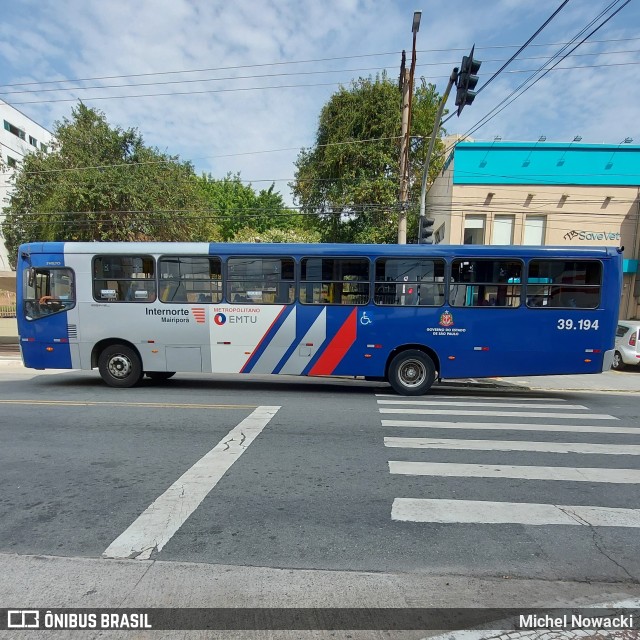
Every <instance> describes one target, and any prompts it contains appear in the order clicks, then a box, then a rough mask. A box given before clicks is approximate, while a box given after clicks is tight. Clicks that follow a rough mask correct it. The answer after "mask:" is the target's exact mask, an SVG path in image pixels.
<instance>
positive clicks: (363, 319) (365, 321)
mask: <svg viewBox="0 0 640 640" xmlns="http://www.w3.org/2000/svg"><path fill="white" fill-rule="evenodd" d="M372 322H373V320H372V319H371V318H370V317H369V316H368V315H367V312H366V311H363V312H362V315H361V316H360V324H361V325H362V326H363V327H366V326H367V325H368V324H371V323H372Z"/></svg>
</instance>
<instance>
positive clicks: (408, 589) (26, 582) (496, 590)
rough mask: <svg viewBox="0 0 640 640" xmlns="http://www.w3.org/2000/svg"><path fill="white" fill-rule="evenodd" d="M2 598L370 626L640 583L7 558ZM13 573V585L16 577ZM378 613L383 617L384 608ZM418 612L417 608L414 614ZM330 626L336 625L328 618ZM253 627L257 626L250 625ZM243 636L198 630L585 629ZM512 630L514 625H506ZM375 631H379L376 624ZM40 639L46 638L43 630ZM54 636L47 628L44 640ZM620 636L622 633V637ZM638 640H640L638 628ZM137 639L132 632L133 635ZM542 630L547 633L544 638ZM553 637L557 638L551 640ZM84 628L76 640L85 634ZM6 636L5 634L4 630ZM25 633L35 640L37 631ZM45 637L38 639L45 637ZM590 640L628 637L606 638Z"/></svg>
mask: <svg viewBox="0 0 640 640" xmlns="http://www.w3.org/2000/svg"><path fill="white" fill-rule="evenodd" d="M0 575H3V576H5V579H4V580H0V602H1V603H7V604H8V605H9V606H15V607H21V608H23V607H30V608H33V609H37V608H41V609H44V608H46V609H53V608H63V607H70V608H78V607H82V608H94V607H96V608H97V607H100V608H106V607H113V608H129V609H142V608H146V607H149V608H157V607H169V608H240V609H242V608H296V609H297V608H307V607H308V608H324V609H327V608H339V609H345V608H347V609H348V608H353V609H357V610H358V611H360V612H361V615H362V616H364V617H365V620H368V619H369V617H368V616H371V618H374V616H375V614H376V613H377V612H378V613H379V609H386V608H400V609H407V610H410V609H412V608H414V609H416V608H429V609H434V608H444V609H451V608H455V609H458V608H460V609H465V608H466V609H482V608H500V609H504V608H515V609H518V608H523V609H529V608H534V607H536V608H544V609H546V608H557V607H567V608H578V607H580V608H582V607H595V606H597V607H607V608H619V607H625V608H626V607H629V608H630V607H638V606H640V585H638V584H620V583H602V582H600V583H598V582H574V581H570V580H567V581H549V580H539V579H524V578H517V577H509V576H501V577H500V576H496V577H474V576H466V575H434V574H427V573H423V572H415V573H368V572H362V571H324V570H308V569H273V568H269V567H245V566H232V565H217V564H198V563H185V562H165V561H158V560H156V561H154V560H142V561H141V560H103V559H99V558H67V557H52V556H19V555H13V554H0ZM8 576H11V579H8ZM376 610H378V611H376ZM408 614H410V612H408ZM320 622H321V623H322V622H324V623H325V624H327V623H328V624H330V619H328V620H327V619H325V620H321V621H320ZM248 623H250V621H248ZM503 625H504V622H503V621H500V624H495V623H494V624H493V625H492V624H488V625H486V628H485V631H475V632H469V631H449V632H447V633H445V634H444V635H443V634H442V632H441V631H437V630H433V631H428V630H421V631H411V632H407V631H404V632H403V631H397V630H396V631H371V630H370V631H350V632H342V633H338V632H336V631H330V630H328V631H324V632H319V631H316V632H304V631H295V632H294V631H261V632H258V631H236V632H221V633H220V634H215V635H212V632H211V631H209V632H202V635H199V633H198V632H192V633H193V634H194V636H195V637H202V638H211V637H224V638H247V637H248V638H256V637H259V638H304V637H314V638H317V637H331V638H336V637H338V638H343V637H344V638H353V639H356V638H358V639H360V638H362V639H365V638H411V639H414V638H415V639H416V640H417V639H418V638H425V637H430V636H438V637H439V638H448V639H456V640H457V639H458V638H459V639H460V640H462V639H468V640H479V639H481V638H482V639H485V638H486V639H488V638H500V639H501V640H511V639H514V640H516V639H520V638H522V639H524V638H527V639H534V638H540V637H544V638H557V639H562V640H565V639H566V640H568V639H572V638H578V637H585V634H583V633H581V632H579V631H566V632H565V631H544V632H533V634H532V632H522V631H515V630H514V629H513V627H511V631H505V630H503V631H490V630H488V628H489V627H491V626H494V627H496V626H497V627H498V628H500V627H501V626H503ZM504 628H505V629H508V628H509V627H506V626H505V627H504ZM374 629H375V627H374ZM33 633H34V634H38V635H40V634H39V632H33ZM47 633H49V634H51V632H50V631H49V632H47V631H43V632H41V634H42V637H43V638H46V637H51V636H50V635H46V634H47ZM157 633H161V636H160V637H162V638H186V637H194V636H191V635H190V634H187V632H184V631H179V632H178V631H176V632H170V631H167V632H149V633H148V634H147V633H144V632H143V633H137V634H136V633H133V634H131V632H124V633H122V634H118V633H117V632H115V633H114V632H104V636H103V635H102V634H100V635H98V636H96V635H95V632H93V635H90V636H88V637H91V638H95V637H108V638H120V637H123V638H127V637H128V638H133V637H135V638H157V637H158V635H156V634H157ZM617 633H618V634H619V632H617ZM631 633H632V634H635V635H628V636H626V637H628V638H629V639H631V638H637V637H638V635H637V633H638V632H637V631H632V632H631ZM127 634H131V635H127ZM542 634H545V635H544V636H543V635H542ZM546 634H549V635H546ZM83 635H84V634H82V633H81V632H80V633H79V634H78V633H74V634H73V637H74V638H76V637H77V638H82V637H83ZM0 637H2V635H1V634H0ZM20 637H26V638H32V637H34V635H32V633H26V635H25V636H23V635H22V633H21V634H20ZM36 637H37V636H36ZM590 637H592V638H593V637H597V638H614V637H617V638H621V637H622V636H621V635H608V634H598V636H593V635H591V636H590Z"/></svg>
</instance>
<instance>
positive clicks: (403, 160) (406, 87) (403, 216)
mask: <svg viewBox="0 0 640 640" xmlns="http://www.w3.org/2000/svg"><path fill="white" fill-rule="evenodd" d="M421 17H422V11H415V12H414V14H413V24H412V25H411V31H412V33H413V47H412V52H411V69H410V70H409V71H408V72H407V69H406V53H405V52H404V51H403V52H402V64H401V65H400V89H401V91H402V134H401V136H402V137H401V141H400V198H399V200H400V215H399V216H398V244H406V242H407V209H408V208H409V149H410V144H411V102H412V98H413V77H414V73H415V69H416V35H417V33H418V31H419V30H420V18H421Z"/></svg>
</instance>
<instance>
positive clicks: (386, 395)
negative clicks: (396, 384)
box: [374, 393, 566, 403]
mask: <svg viewBox="0 0 640 640" xmlns="http://www.w3.org/2000/svg"><path fill="white" fill-rule="evenodd" d="M374 395H375V397H376V398H390V399H391V400H399V399H400V398H399V397H398V394H397V393H376V394H374ZM430 398H433V399H434V400H439V399H442V400H518V401H524V400H527V401H528V402H531V403H535V402H549V400H552V401H553V402H566V400H564V399H563V398H530V397H529V396H518V395H511V394H509V395H508V396H492V395H484V396H450V395H449V394H448V393H447V394H439V395H430V396H422V399H423V400H428V399H430Z"/></svg>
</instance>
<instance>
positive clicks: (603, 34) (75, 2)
mask: <svg viewBox="0 0 640 640" xmlns="http://www.w3.org/2000/svg"><path fill="white" fill-rule="evenodd" d="M623 2H624V0H614V1H613V2H611V1H610V0H569V2H568V3H567V4H566V5H565V6H564V7H563V8H562V10H561V11H560V12H559V13H558V14H557V15H556V17H555V18H554V19H553V20H552V21H551V22H550V23H549V25H548V26H547V27H546V28H545V29H544V30H543V31H542V32H541V33H540V34H539V35H538V36H537V37H536V39H535V40H534V41H533V42H532V43H531V45H529V47H528V48H527V49H525V50H524V51H523V52H522V53H521V54H520V55H519V56H518V58H517V59H516V60H515V61H514V62H513V63H511V65H510V66H508V67H507V69H506V70H505V71H504V72H502V73H501V74H499V75H498V76H497V77H496V78H495V80H493V81H492V82H490V83H489V84H488V85H487V87H486V89H482V87H483V85H484V83H485V82H486V81H487V80H488V79H489V78H490V77H491V76H492V75H493V73H495V72H496V71H497V70H498V69H499V68H500V67H501V66H502V64H503V63H504V62H506V60H507V59H508V58H509V57H510V56H511V55H513V54H514V53H515V52H516V51H517V49H518V48H519V47H520V46H521V45H522V44H524V43H525V42H526V41H527V40H528V39H529V38H530V37H531V36H532V35H533V34H534V33H535V31H536V30H537V29H538V28H539V27H540V26H542V24H543V23H544V22H545V21H546V20H547V19H548V18H549V17H550V16H551V15H552V14H553V12H554V11H555V10H556V9H557V8H558V7H559V6H560V5H561V4H562V2H561V0H483V1H482V2H478V0H428V1H427V0H414V1H413V2H412V3H411V4H409V3H407V2H405V1H403V0H261V1H260V2H257V1H255V0H254V1H253V2H251V1H249V0H233V1H232V2H230V1H228V0H226V1H225V2H221V1H220V0H206V1H205V0H136V2H131V1H130V0H106V1H105V0H20V1H18V2H11V3H8V4H7V5H6V6H5V7H4V8H3V13H2V18H3V19H2V21H1V23H0V34H1V35H0V98H2V99H3V100H5V101H6V102H8V103H10V104H12V105H13V106H15V107H16V108H17V109H19V110H20V111H22V112H23V113H25V114H26V115H27V116H29V117H30V118H32V119H33V120H35V121H36V122H37V123H39V124H40V125H42V126H44V127H45V128H47V129H49V130H52V129H53V127H54V124H55V122H56V121H59V120H61V119H62V118H64V117H70V115H71V109H72V107H73V106H74V104H77V102H78V100H79V99H81V100H82V101H83V102H84V103H85V104H87V105H89V106H91V107H95V108H97V109H99V110H101V111H102V112H103V113H104V114H105V115H106V118H107V120H108V122H109V123H110V124H111V125H112V126H120V127H122V128H125V129H127V128H130V127H133V128H136V129H138V130H139V132H140V133H141V135H142V136H143V139H144V142H145V143H146V144H147V145H150V146H154V147H157V148H158V149H160V150H161V151H164V152H167V153H170V154H172V155H179V156H180V158H181V159H182V160H189V161H191V162H192V163H193V165H194V167H195V169H196V171H197V172H198V173H203V172H205V173H210V174H211V175H212V176H213V177H214V178H222V177H224V176H225V175H227V174H228V173H240V176H241V179H242V180H243V181H245V182H247V183H251V184H252V185H253V187H254V188H255V189H256V190H259V189H262V188H268V187H269V186H270V184H271V183H272V182H273V183H275V189H276V191H278V192H280V193H281V194H282V195H283V197H284V199H285V201H286V202H287V203H289V204H292V199H291V195H290V191H289V187H288V185H287V183H289V182H290V181H291V180H292V179H293V177H294V174H295V160H296V157H297V155H298V153H299V151H300V149H301V148H303V147H310V146H312V145H313V143H314V139H315V135H316V129H317V125H318V117H319V114H320V111H321V109H322V107H323V106H324V105H325V104H326V103H327V101H328V100H329V98H330V97H331V95H332V94H333V93H334V92H336V91H337V90H338V89H339V87H340V85H342V86H349V83H350V81H351V80H353V79H357V78H358V77H368V76H371V75H373V76H375V74H376V73H378V72H381V71H382V70H386V71H387V73H388V75H389V77H391V78H394V79H395V78H397V77H398V74H399V68H400V60H401V51H402V50H403V49H405V50H406V51H407V57H408V59H410V57H411V49H412V32H411V26H412V20H413V13H414V11H417V10H421V11H422V20H421V23H420V30H419V32H418V34H417V37H416V56H417V64H416V72H415V75H416V79H417V80H418V79H419V78H420V77H424V78H426V79H427V81H428V82H431V83H434V84H435V85H436V88H437V90H438V91H439V92H440V93H442V92H444V89H445V87H446V84H447V80H448V77H449V75H450V73H451V70H452V69H453V67H454V66H460V62H461V59H462V56H463V55H465V54H467V53H468V52H469V50H470V49H471V46H472V45H474V44H475V58H477V59H479V60H481V61H482V66H481V68H480V71H479V74H478V75H479V76H480V81H479V82H478V85H477V87H476V90H480V93H479V94H478V96H477V97H476V99H475V101H474V103H473V104H472V105H469V106H467V107H465V109H464V111H463V113H462V114H461V116H460V117H459V118H458V117H457V116H454V117H453V118H451V119H449V120H448V121H447V122H446V124H445V129H446V132H447V133H449V134H455V133H459V134H467V133H469V132H471V131H473V129H474V127H475V125H476V124H478V123H480V122H482V119H483V118H484V117H485V116H486V115H488V114H489V115H490V114H491V112H492V110H493V109H494V108H495V107H496V106H497V105H499V104H500V103H501V102H502V101H504V100H505V99H510V98H509V96H510V95H511V93H512V92H513V90H514V89H516V88H517V87H518V85H520V84H521V83H523V82H524V81H525V80H526V79H527V78H529V77H530V76H532V74H533V73H534V72H535V71H537V70H538V69H539V68H540V67H541V66H542V65H544V64H545V63H547V66H551V64H553V63H554V62H555V61H556V60H557V59H553V61H552V62H551V63H550V62H549V60H552V56H554V55H556V54H557V53H558V52H559V51H561V49H562V48H563V47H564V46H565V45H566V43H568V42H570V41H571V40H572V39H573V38H574V37H575V36H577V35H578V34H579V33H580V32H581V30H583V29H585V27H587V26H588V25H589V23H591V21H592V20H594V19H596V18H597V16H598V15H599V14H600V13H601V12H602V11H604V10H605V9H606V8H607V7H609V6H610V5H614V7H613V9H612V10H615V8H617V7H618V6H620V5H621V4H622V3H623ZM612 10H610V11H609V13H608V14H605V17H606V15H609V14H610V13H611V11H612ZM597 24H599V22H596V23H594V24H593V26H592V27H590V28H587V30H586V31H585V32H584V33H583V35H582V36H580V37H578V39H577V40H576V41H575V43H574V45H571V46H572V47H573V46H575V44H577V43H578V42H580V40H582V39H583V38H584V36H586V35H587V34H588V33H589V32H590V31H591V30H593V29H594V28H595V27H596V26H597ZM565 53H566V51H565ZM639 63H640V7H639V3H638V0H631V2H630V3H629V4H628V5H627V6H625V7H624V8H623V9H622V10H621V11H620V12H619V13H618V14H617V15H616V16H615V17H613V18H612V19H611V20H610V21H609V22H607V23H606V24H605V25H604V26H603V27H602V28H601V29H600V30H598V31H597V32H596V33H595V34H593V35H592V36H591V37H590V38H588V39H587V41H586V42H585V43H584V44H582V45H580V46H579V47H578V48H577V49H576V50H575V52H573V54H572V55H571V56H569V57H567V58H566V59H565V60H563V61H562V62H560V63H559V64H558V65H557V67H558V68H556V69H554V70H552V71H550V72H549V73H548V74H547V75H545V76H544V78H542V79H540V80H539V81H538V82H537V83H536V84H534V85H533V86H532V87H531V88H530V89H528V90H527V91H525V92H524V93H523V94H522V95H521V97H519V98H517V99H516V100H515V101H513V102H512V103H510V104H508V106H506V108H505V109H504V110H502V111H500V112H499V113H498V114H497V115H495V117H493V118H492V119H491V120H489V121H488V122H487V123H486V124H484V125H483V126H481V127H480V128H479V129H477V130H476V131H473V133H472V138H473V139H476V140H493V139H495V137H496V136H500V137H501V138H502V140H518V141H536V140H538V139H539V138H540V137H541V136H546V139H547V140H548V141H571V140H573V139H574V138H575V137H576V136H578V135H579V136H582V142H583V143H602V142H605V143H611V144H618V143H620V142H622V141H623V140H624V139H625V138H629V137H631V138H633V139H634V142H635V143H640V125H639V120H640V119H639V115H640V108H639V105H640V80H638V79H637V78H640V74H639V73H638V64H639ZM533 79H535V77H534V78H532V80H533ZM525 86H526V85H525ZM454 91H455V89H454ZM453 102H454V97H453V95H452V96H451V97H450V98H449V102H448V103H447V107H448V109H449V111H450V112H452V111H454V110H455V107H454V105H453ZM398 117H400V114H399V115H398ZM429 134H430V132H425V135H429Z"/></svg>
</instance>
